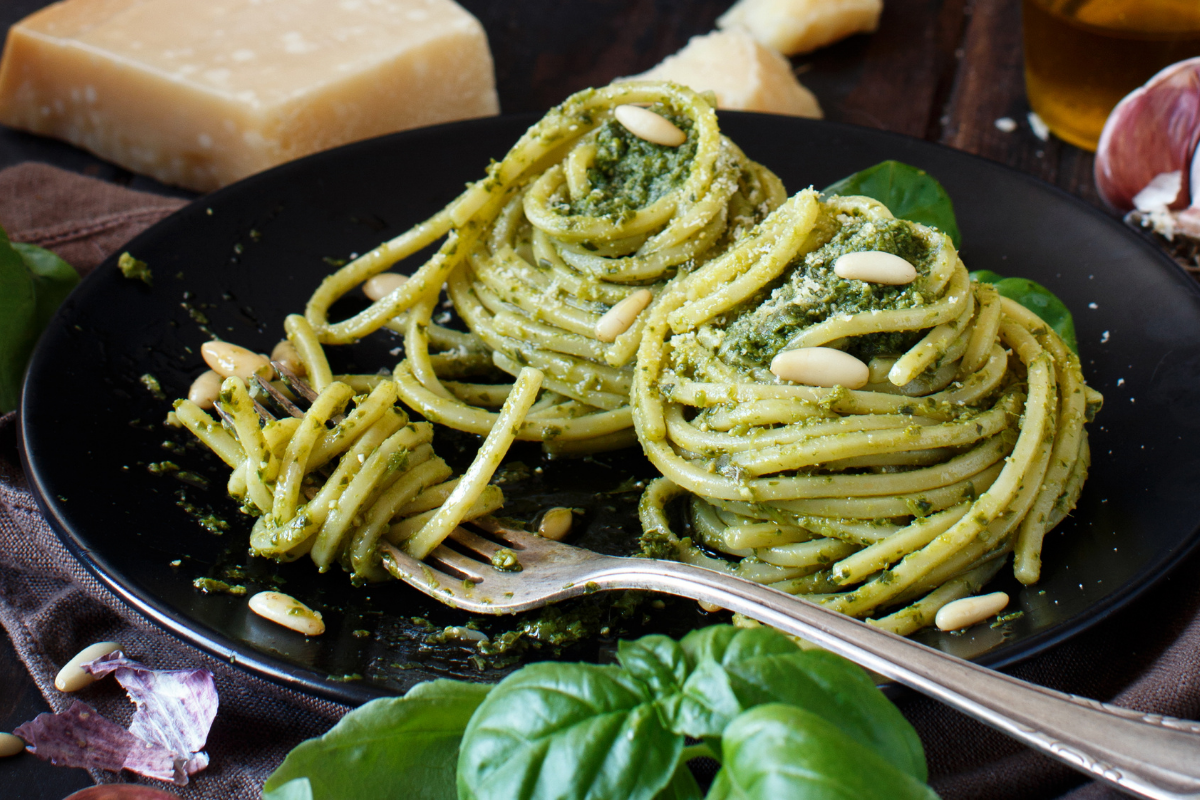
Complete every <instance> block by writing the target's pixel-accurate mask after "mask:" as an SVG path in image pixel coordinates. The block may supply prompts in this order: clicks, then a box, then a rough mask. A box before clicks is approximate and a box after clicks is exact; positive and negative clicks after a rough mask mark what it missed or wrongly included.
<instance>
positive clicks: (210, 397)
mask: <svg viewBox="0 0 1200 800" xmlns="http://www.w3.org/2000/svg"><path fill="white" fill-rule="evenodd" d="M222 380H224V379H223V378H222V377H221V376H220V375H218V374H217V373H216V372H213V371H212V370H211V369H209V370H205V371H204V372H202V373H200V377H199V378H196V380H194V381H192V385H191V388H189V389H188V400H191V401H192V402H193V403H195V404H196V405H198V406H200V407H201V408H212V407H213V406H214V405H216V402H217V396H218V395H220V394H221V381H222Z"/></svg>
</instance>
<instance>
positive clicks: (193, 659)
mask: <svg viewBox="0 0 1200 800" xmlns="http://www.w3.org/2000/svg"><path fill="white" fill-rule="evenodd" d="M178 205H179V201H176V200H170V199H166V198H161V197H155V196H152V195H146V194H143V193H139V192H132V191H129V190H127V189H122V188H120V187H115V186H112V185H109V184H104V183H101V182H99V181H94V180H91V179H88V178H83V177H81V176H78V175H74V174H71V173H66V172H62V171H60V170H57V169H55V168H52V167H47V166H44V165H22V166H19V167H13V168H11V169H8V170H5V171H3V172H0V225H3V226H5V228H6V229H7V230H8V231H9V233H10V235H11V236H12V238H13V239H14V240H17V241H34V242H36V243H38V244H42V245H43V246H46V247H49V248H50V249H52V250H55V251H56V252H58V253H59V254H60V255H61V256H63V257H64V258H66V259H67V260H68V261H71V262H72V263H74V264H75V265H76V266H77V267H79V268H81V271H83V270H86V269H90V268H92V267H94V266H95V265H96V264H98V263H99V262H100V261H101V260H102V259H103V257H104V256H105V255H107V253H109V252H111V251H113V250H115V249H117V248H118V247H120V245H122V244H123V243H124V242H125V241H126V239H127V238H128V237H130V236H132V235H134V234H135V233H137V232H138V231H139V230H141V229H142V228H143V227H145V226H146V225H149V224H150V223H152V222H154V221H156V220H157V219H159V218H161V217H162V216H165V215H166V214H168V213H170V211H172V210H174V209H175V208H176V207H178ZM18 446H19V444H18V442H17V433H16V423H15V415H13V414H9V415H8V416H5V417H3V418H0V624H2V625H3V626H4V628H5V629H6V630H7V631H8V634H9V636H10V637H11V638H12V641H13V643H14V645H15V647H16V649H17V651H18V653H19V655H20V657H21V659H22V661H23V662H24V663H25V665H26V667H27V668H28V669H29V672H30V674H31V675H32V676H33V678H34V680H35V681H36V682H37V685H38V686H39V687H40V688H41V690H42V693H43V694H44V695H45V696H46V699H47V701H48V702H49V703H50V705H51V707H53V708H54V709H56V710H59V709H62V708H63V707H65V705H66V702H65V699H64V695H62V694H60V693H59V692H57V691H56V690H55V689H54V686H53V677H54V674H55V672H56V670H57V667H58V665H61V664H62V663H64V662H65V661H66V660H67V659H68V658H70V657H71V656H72V655H74V654H75V653H76V652H77V651H78V650H79V649H80V648H82V647H84V646H86V645H88V644H91V643H92V642H94V641H99V640H110V639H113V640H117V641H121V642H123V643H126V644H127V645H128V648H129V650H130V654H131V655H132V656H133V657H135V658H138V659H139V660H142V661H144V662H146V663H148V664H150V665H151V666H154V667H160V668H182V667H195V666H202V667H205V668H207V669H209V670H212V672H213V673H214V674H215V675H216V681H217V688H218V690H219V692H220V696H221V710H220V712H219V713H218V715H217V721H216V724H215V725H214V726H213V730H212V734H211V735H210V736H209V740H208V752H209V754H210V755H211V756H212V765H211V766H210V767H209V768H208V770H206V771H205V772H202V773H200V774H199V775H197V776H196V777H195V779H194V781H193V783H192V784H191V785H190V786H189V787H187V788H186V789H184V790H183V791H182V796H183V797H188V798H201V797H203V798H219V799H220V800H225V798H242V797H246V798H254V797H258V796H259V790H260V787H261V786H262V783H263V781H264V780H265V778H266V776H267V775H269V774H270V772H271V770H273V769H274V768H275V766H276V765H278V763H279V762H280V761H281V760H282V759H283V756H284V754H285V753H286V752H287V751H288V749H290V748H291V747H292V746H294V745H295V744H296V743H298V742H299V741H301V740H302V739H304V738H307V737H310V736H315V735H318V734H320V733H323V732H324V731H325V730H327V729H328V728H329V727H330V726H331V725H332V724H333V723H334V722H335V721H336V720H337V719H338V718H339V717H340V716H341V715H342V714H344V713H345V712H346V711H347V710H348V709H346V708H345V707H344V706H340V705H338V704H335V703H330V702H326V701H322V700H316V699H314V698H312V697H309V696H306V695H302V694H298V693H296V692H292V691H290V690H287V689H284V688H282V687H280V686H278V685H276V684H274V683H271V682H269V681H265V680H261V679H258V678H256V677H253V676H252V675H250V674H249V673H246V672H243V671H241V670H239V669H236V668H233V667H230V666H229V665H227V664H224V663H223V662H218V661H216V660H215V659H213V658H211V657H209V656H207V655H205V654H204V653H202V652H200V651H199V650H196V649H194V648H192V647H190V646H188V645H185V644H183V643H181V642H179V641H178V640H176V639H174V638H173V637H171V636H170V635H168V634H166V633H164V632H162V631H160V630H158V629H157V628H155V627H153V626H152V625H151V624H150V623H148V622H147V621H146V620H145V619H143V618H142V617H141V616H139V615H138V614H137V613H136V612H135V611H133V610H132V609H131V608H129V607H128V606H126V605H125V604H124V603H123V602H122V601H121V600H120V599H119V598H117V597H116V596H115V595H113V594H112V593H111V592H109V591H108V590H107V589H105V588H104V587H103V586H101V585H100V584H99V583H98V582H97V581H96V580H95V578H93V577H92V576H91V575H90V574H89V573H87V572H86V571H85V570H84V568H83V567H82V566H81V565H80V564H79V563H78V562H77V561H75V559H74V558H73V557H72V556H71V555H70V554H69V553H68V552H67V551H66V549H65V548H64V546H63V545H62V544H61V542H59V540H58V538H57V536H56V535H55V534H54V533H53V531H51V530H50V528H49V526H48V525H47V524H46V522H45V520H44V519H43V518H42V517H41V515H40V514H39V513H38V511H37V507H36V505H35V503H34V500H33V497H32V495H31V494H30V492H29V489H28V487H27V485H26V483H25V480H24V476H23V475H22V473H21V468H20V461H19V457H18ZM1198 571H1200V553H1197V554H1194V555H1193V556H1192V557H1191V558H1189V559H1188V562H1187V563H1184V564H1181V565H1180V566H1179V567H1178V568H1177V569H1176V570H1175V572H1174V574H1173V576H1172V577H1169V578H1167V579H1166V580H1165V581H1163V582H1162V583H1160V584H1159V585H1157V586H1156V587H1154V588H1153V589H1152V590H1151V591H1149V592H1148V593H1147V594H1146V595H1145V596H1144V597H1142V598H1140V599H1139V600H1137V601H1136V602H1135V603H1133V604H1131V605H1130V606H1129V607H1127V608H1126V609H1124V610H1122V611H1120V612H1118V613H1117V614H1114V615H1113V616H1112V617H1111V618H1110V619H1107V620H1105V621H1104V622H1102V623H1100V624H1098V625H1096V626H1095V627H1094V628H1092V629H1091V630H1089V631H1087V632H1086V633H1084V634H1082V635H1080V636H1077V637H1075V638H1074V639H1072V640H1070V641H1069V642H1067V643H1065V644H1062V645H1060V646H1058V647H1056V648H1054V649H1053V650H1051V651H1050V652H1048V653H1046V654H1043V655H1042V656H1039V657H1037V658H1033V659H1030V660H1029V661H1027V662H1025V663H1023V664H1021V665H1018V666H1017V667H1015V668H1013V669H1012V670H1010V672H1011V673H1012V674H1013V675H1016V676H1017V677H1020V678H1024V679H1025V680H1028V681H1031V682H1033V683H1037V684H1041V685H1043V686H1048V687H1051V688H1054V689H1059V690H1063V691H1068V692H1072V693H1075V694H1080V695H1084V696H1087V697H1094V698H1097V699H1101V700H1108V701H1112V702H1115V703H1117V704H1119V705H1123V706H1127V707H1129V708H1135V709H1138V710H1140V711H1145V712H1149V713H1156V714H1167V715H1171V716H1177V717H1184V718H1189V719H1196V718H1197V717H1200V581H1196V580H1195V579H1194V578H1193V577H1192V576H1194V575H1195V574H1196V573H1197V572H1198ZM110 683H111V682H110ZM96 691H104V690H96ZM88 699H89V700H93V699H95V700H96V701H97V702H96V705H97V706H98V709H99V711H100V712H101V713H103V714H105V715H108V716H110V718H112V719H114V720H117V721H120V722H126V721H128V717H129V714H130V707H129V703H128V702H127V701H126V700H125V698H124V696H123V695H122V694H121V692H120V690H119V689H117V688H115V687H108V689H107V694H103V695H100V694H92V695H89V698H88ZM899 705H900V708H901V710H903V711H904V713H905V715H906V716H907V717H908V719H909V720H910V721H912V723H913V724H914V725H915V726H916V728H917V730H918V732H919V733H920V734H921V739H922V741H923V742H924V743H925V747H926V753H927V756H928V759H929V766H930V774H931V783H932V785H933V788H934V789H935V790H936V791H937V792H938V793H939V794H940V795H941V796H942V797H943V798H946V800H960V799H961V800H992V799H994V800H1008V799H1009V798H1021V800H1050V799H1051V798H1063V800H1107V799H1108V798H1118V797H1120V796H1121V795H1120V794H1119V793H1117V792H1114V791H1112V790H1109V789H1107V788H1105V787H1103V786H1100V785H1097V784H1093V783H1091V782H1089V781H1086V780H1085V779H1084V778H1083V776H1081V775H1080V774H1079V773H1077V772H1075V771H1074V770H1072V769H1070V768H1068V767H1066V766H1064V765H1061V764H1059V763H1058V762H1056V761H1053V760H1051V759H1048V758H1046V757H1044V756H1041V755H1038V754H1036V753H1034V752H1032V751H1030V750H1028V749H1026V748H1024V747H1023V746H1021V745H1019V744H1016V743H1015V742H1014V741H1013V740H1011V739H1009V738H1007V737H1006V736H1004V735H1002V734H1000V733H997V732H995V731H993V730H991V729H990V728H987V727H985V726H983V725H981V724H979V723H977V722H975V721H973V720H971V719H968V718H967V717H965V716H963V715H961V714H959V713H957V712H955V711H952V710H950V709H948V708H946V707H945V706H942V705H940V704H938V703H936V702H933V701H931V700H928V699H926V698H924V697H920V696H917V695H915V694H912V695H907V696H904V697H902V698H900V700H899ZM94 777H95V778H96V779H97V780H104V781H111V780H114V779H116V777H115V776H112V775H110V774H108V773H101V774H96V775H94ZM121 779H124V780H129V779H131V776H130V775H129V774H128V773H124V774H123V775H122V776H121ZM398 785H402V784H398ZM612 800H623V798H612ZM781 800H783V798H781Z"/></svg>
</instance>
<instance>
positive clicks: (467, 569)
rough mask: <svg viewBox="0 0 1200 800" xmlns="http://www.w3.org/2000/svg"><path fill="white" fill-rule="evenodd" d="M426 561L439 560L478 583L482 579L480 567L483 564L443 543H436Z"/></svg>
mask: <svg viewBox="0 0 1200 800" xmlns="http://www.w3.org/2000/svg"><path fill="white" fill-rule="evenodd" d="M428 561H432V562H441V563H442V564H444V565H446V566H448V567H451V568H452V569H455V570H458V571H459V572H461V573H462V574H463V575H464V576H466V577H468V578H470V579H471V580H473V581H475V582H476V583H478V582H479V581H482V580H483V570H482V569H480V568H481V567H483V566H485V565H484V564H481V563H479V562H478V561H476V560H475V559H473V558H471V557H469V556H464V555H463V554H462V553H458V552H455V551H454V550H451V549H450V548H449V547H446V546H445V545H438V546H437V547H436V548H434V550H433V552H432V553H430V554H429V556H428Z"/></svg>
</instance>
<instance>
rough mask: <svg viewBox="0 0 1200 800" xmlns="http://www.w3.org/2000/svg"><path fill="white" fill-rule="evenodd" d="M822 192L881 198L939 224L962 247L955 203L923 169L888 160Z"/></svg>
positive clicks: (910, 216) (898, 210) (907, 215)
mask: <svg viewBox="0 0 1200 800" xmlns="http://www.w3.org/2000/svg"><path fill="white" fill-rule="evenodd" d="M821 194H822V195H824V196H826V197H828V196H830V195H835V194H840V195H862V196H864V197H870V198H872V199H874V200H878V201H879V202H881V203H883V204H884V205H885V206H887V207H888V210H889V211H891V212H892V215H893V216H895V217H897V218H899V219H907V220H911V221H912V222H919V223H921V224H922V225H929V226H931V227H934V228H937V229H938V230H939V231H941V232H942V233H944V234H946V235H947V236H949V237H950V240H951V241H953V242H954V246H955V247H956V248H957V247H962V234H960V233H959V231H958V219H957V218H956V217H955V216H954V203H953V202H952V201H951V200H950V195H949V194H947V193H946V190H945V189H943V188H942V185H941V184H940V183H938V181H937V179H936V178H934V177H933V176H932V175H930V174H929V173H928V172H926V171H925V170H923V169H917V168H916V167H913V166H909V165H908V164H903V163H901V162H899V161H884V162H881V163H879V164H876V165H875V166H873V167H868V168H867V169H864V170H862V171H861V172H856V173H854V174H853V175H850V176H848V177H845V178H842V179H841V180H840V181H838V182H837V183H834V184H832V185H830V186H826V187H825V189H823V190H822V191H821Z"/></svg>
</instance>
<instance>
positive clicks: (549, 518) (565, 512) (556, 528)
mask: <svg viewBox="0 0 1200 800" xmlns="http://www.w3.org/2000/svg"><path fill="white" fill-rule="evenodd" d="M574 522H575V514H574V512H573V511H571V509H569V508H562V507H556V508H552V509H550V510H549V511H547V512H546V513H545V514H543V515H542V521H541V522H539V523H538V529H537V532H538V536H541V537H542V538H544V539H553V540H554V541H556V542H561V541H562V540H563V539H565V538H566V537H567V534H568V533H570V532H571V525H572V523H574Z"/></svg>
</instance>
